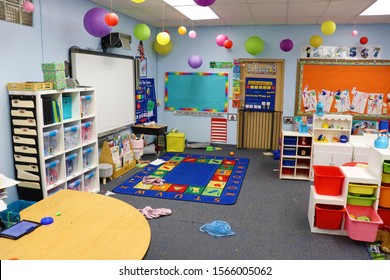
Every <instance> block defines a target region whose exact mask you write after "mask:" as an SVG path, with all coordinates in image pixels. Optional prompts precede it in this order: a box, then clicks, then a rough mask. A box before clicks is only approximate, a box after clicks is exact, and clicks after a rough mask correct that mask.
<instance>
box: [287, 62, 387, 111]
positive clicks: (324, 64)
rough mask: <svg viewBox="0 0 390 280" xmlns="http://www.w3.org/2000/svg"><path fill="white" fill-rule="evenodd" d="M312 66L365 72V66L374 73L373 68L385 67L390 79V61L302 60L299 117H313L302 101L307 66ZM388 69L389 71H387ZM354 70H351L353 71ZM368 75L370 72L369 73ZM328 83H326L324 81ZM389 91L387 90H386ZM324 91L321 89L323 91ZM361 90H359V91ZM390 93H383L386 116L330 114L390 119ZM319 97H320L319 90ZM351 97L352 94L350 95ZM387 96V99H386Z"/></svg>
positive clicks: (298, 99)
mask: <svg viewBox="0 0 390 280" xmlns="http://www.w3.org/2000/svg"><path fill="white" fill-rule="evenodd" d="M307 65H311V66H326V65H329V66H347V67H355V66H360V67H359V68H360V69H363V71H365V70H364V69H365V67H364V66H370V67H367V71H370V70H371V71H372V68H371V66H374V67H375V66H382V67H383V66H384V67H385V72H386V75H387V74H388V75H389V77H390V60H382V59H372V60H350V59H348V60H344V59H312V58H301V59H298V61H297V80H296V96H295V110H294V112H295V114H296V115H297V116H311V115H313V113H314V112H313V111H310V112H307V111H305V108H304V106H303V100H302V94H301V93H302V92H303V91H304V89H305V87H306V84H304V78H305V76H304V75H305V72H304V70H305V66H307ZM361 66H363V67H361ZM387 68H388V70H387ZM352 69H353V68H351V70H352ZM367 74H368V72H367ZM370 82H372V81H370ZM324 83H326V81H324ZM386 89H387V88H386ZM321 90H322V89H320V91H321ZM357 90H359V89H357ZM387 90H388V91H386V92H382V93H383V95H384V96H383V101H384V102H386V103H387V104H386V106H387V113H386V114H383V113H382V114H367V113H366V112H365V113H357V112H354V111H343V112H329V113H331V114H350V115H353V116H354V118H355V119H378V118H381V119H390V108H389V105H390V99H389V98H390V96H389V95H390V89H387ZM316 91H317V93H316V94H317V96H318V90H316ZM350 95H351V93H350ZM386 95H387V98H386Z"/></svg>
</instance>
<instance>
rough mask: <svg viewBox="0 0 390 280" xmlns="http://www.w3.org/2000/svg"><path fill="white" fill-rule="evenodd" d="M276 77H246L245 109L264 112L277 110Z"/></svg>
mask: <svg viewBox="0 0 390 280" xmlns="http://www.w3.org/2000/svg"><path fill="white" fill-rule="evenodd" d="M275 93H276V79H275V78H246V81H245V109H248V110H254V111H263V112H273V111H274V110H275Z"/></svg>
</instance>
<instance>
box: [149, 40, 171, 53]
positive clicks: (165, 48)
mask: <svg viewBox="0 0 390 280" xmlns="http://www.w3.org/2000/svg"><path fill="white" fill-rule="evenodd" d="M153 46H154V50H155V51H156V52H157V53H158V54H162V55H167V54H169V53H170V52H171V51H172V42H171V41H169V43H168V44H166V45H160V44H159V43H158V42H157V41H154V44H153Z"/></svg>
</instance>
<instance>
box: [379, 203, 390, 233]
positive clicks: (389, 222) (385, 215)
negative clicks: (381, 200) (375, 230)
mask: <svg viewBox="0 0 390 280" xmlns="http://www.w3.org/2000/svg"><path fill="white" fill-rule="evenodd" d="M378 215H379V217H381V219H382V221H383V227H387V228H388V229H390V208H383V207H378Z"/></svg>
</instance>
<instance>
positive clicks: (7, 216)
mask: <svg viewBox="0 0 390 280" xmlns="http://www.w3.org/2000/svg"><path fill="white" fill-rule="evenodd" d="M34 203H35V201H28V200H16V201H14V202H12V203H10V204H9V205H7V209H5V210H3V211H1V212H0V213H1V220H2V221H3V222H4V223H5V224H6V225H7V224H8V225H11V224H13V223H17V222H19V221H20V214H19V213H20V212H21V211H22V210H23V209H26V208H27V207H29V206H31V205H33V204H34Z"/></svg>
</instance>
